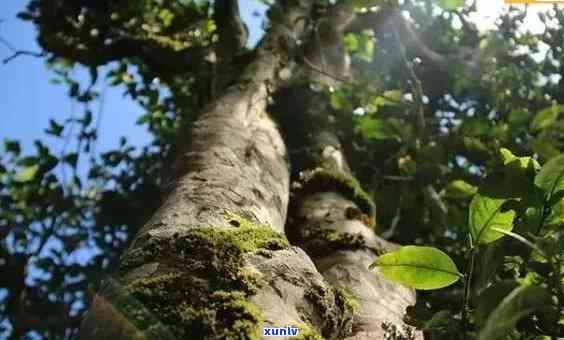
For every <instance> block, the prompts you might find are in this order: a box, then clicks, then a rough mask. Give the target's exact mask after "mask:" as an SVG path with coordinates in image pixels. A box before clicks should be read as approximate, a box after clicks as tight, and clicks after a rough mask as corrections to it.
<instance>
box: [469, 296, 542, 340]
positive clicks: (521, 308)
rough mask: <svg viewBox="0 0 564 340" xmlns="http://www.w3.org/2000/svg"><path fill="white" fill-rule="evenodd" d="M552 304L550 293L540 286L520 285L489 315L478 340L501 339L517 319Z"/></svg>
mask: <svg viewBox="0 0 564 340" xmlns="http://www.w3.org/2000/svg"><path fill="white" fill-rule="evenodd" d="M548 305H550V295H549V294H548V293H547V291H546V289H544V288H542V287H539V286H520V287H517V288H515V289H514V290H513V291H511V293H509V294H508V295H507V296H506V297H505V298H504V299H503V300H502V301H501V303H500V304H499V305H498V306H497V307H496V308H495V309H494V310H493V312H492V313H491V314H490V315H489V316H488V318H487V321H486V323H485V325H484V327H483V328H482V330H481V331H480V333H479V335H478V340H496V339H500V338H502V337H503V336H505V335H506V334H507V333H509V332H510V331H511V330H513V329H514V328H515V325H516V324H517V321H519V320H520V319H522V318H523V317H525V316H527V315H529V314H531V313H533V312H534V311H536V310H540V309H543V308H544V307H546V306H548Z"/></svg>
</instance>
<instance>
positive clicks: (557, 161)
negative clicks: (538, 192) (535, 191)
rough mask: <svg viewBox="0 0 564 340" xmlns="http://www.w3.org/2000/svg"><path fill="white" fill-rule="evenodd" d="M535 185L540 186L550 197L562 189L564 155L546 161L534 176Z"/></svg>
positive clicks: (563, 187) (563, 188)
mask: <svg viewBox="0 0 564 340" xmlns="http://www.w3.org/2000/svg"><path fill="white" fill-rule="evenodd" d="M535 185H536V186H538V187H539V188H541V189H542V190H543V191H544V192H545V193H546V194H547V195H548V199H550V198H551V197H552V196H553V195H554V194H556V193H557V192H559V191H561V190H564V155H560V156H558V157H555V158H553V159H551V160H550V161H548V162H547V163H546V164H545V165H544V166H543V167H542V169H541V170H540V171H539V173H538V174H537V176H536V177H535Z"/></svg>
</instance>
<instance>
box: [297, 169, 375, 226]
mask: <svg viewBox="0 0 564 340" xmlns="http://www.w3.org/2000/svg"><path fill="white" fill-rule="evenodd" d="M331 168H332V167H330V166H326V167H318V168H315V169H313V170H311V171H308V172H307V173H305V175H304V178H303V186H302V190H301V191H302V193H312V192H319V191H329V190H336V191H338V192H340V193H342V194H343V195H344V196H345V197H346V198H348V199H350V200H351V201H353V202H355V203H356V204H357V205H358V207H359V208H360V210H361V211H362V212H363V213H364V214H365V215H366V219H365V221H364V222H365V224H366V225H368V226H369V227H372V228H375V227H376V206H375V204H374V201H373V200H372V198H371V197H370V195H369V194H368V193H367V192H366V191H364V190H363V189H362V187H361V186H360V183H359V182H358V181H357V180H356V178H354V177H353V176H352V175H349V174H346V173H344V172H343V171H340V170H337V169H331Z"/></svg>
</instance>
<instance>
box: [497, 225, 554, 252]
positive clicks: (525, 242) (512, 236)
mask: <svg viewBox="0 0 564 340" xmlns="http://www.w3.org/2000/svg"><path fill="white" fill-rule="evenodd" d="M492 230H495V231H497V232H499V233H502V234H503V235H507V236H509V237H511V238H513V239H515V240H517V241H519V242H521V243H523V244H525V245H527V246H528V247H530V248H531V249H533V250H536V251H537V252H538V253H539V254H540V255H542V256H544V257H546V254H545V253H544V252H543V251H542V249H540V248H539V247H537V246H536V245H534V244H533V243H532V242H531V241H529V240H527V239H526V238H524V237H523V236H521V235H519V234H517V233H514V232H512V231H507V230H503V229H499V228H492Z"/></svg>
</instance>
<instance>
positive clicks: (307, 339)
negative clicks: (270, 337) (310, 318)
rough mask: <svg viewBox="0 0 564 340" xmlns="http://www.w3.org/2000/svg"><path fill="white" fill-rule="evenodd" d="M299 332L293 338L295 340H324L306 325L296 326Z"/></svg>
mask: <svg viewBox="0 0 564 340" xmlns="http://www.w3.org/2000/svg"><path fill="white" fill-rule="evenodd" d="M296 327H297V328H298V329H299V330H300V331H299V333H298V336H297V337H295V339H296V340H324V338H323V337H322V336H321V334H319V332H318V331H316V330H315V329H313V328H311V327H309V326H307V325H297V326H296Z"/></svg>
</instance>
